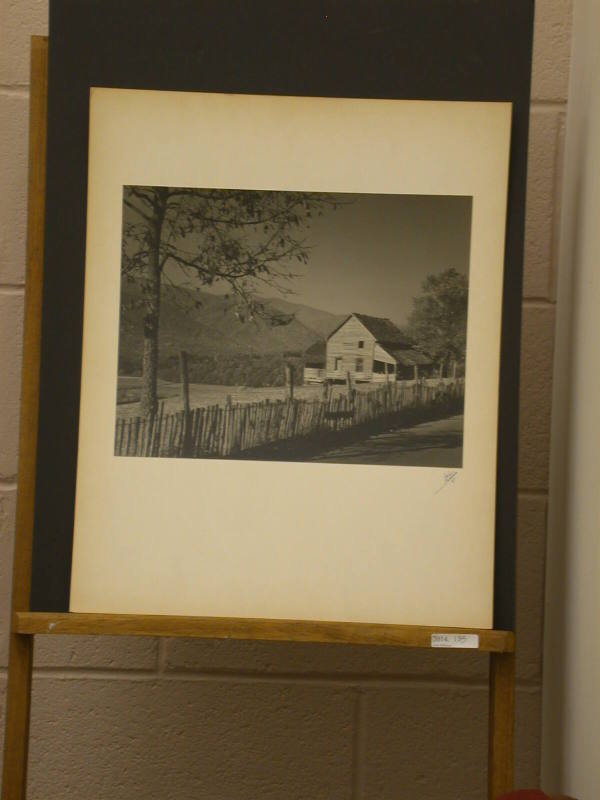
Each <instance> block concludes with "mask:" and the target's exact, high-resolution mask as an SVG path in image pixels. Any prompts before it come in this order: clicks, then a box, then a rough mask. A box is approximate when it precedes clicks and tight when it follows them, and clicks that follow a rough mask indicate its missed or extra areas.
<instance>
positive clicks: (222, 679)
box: [35, 666, 488, 691]
mask: <svg viewBox="0 0 600 800" xmlns="http://www.w3.org/2000/svg"><path fill="white" fill-rule="evenodd" d="M35 675H36V677H39V678H60V679H64V680H77V679H83V678H85V679H92V680H104V679H115V680H132V681H151V680H157V679H159V680H160V681H163V682H180V683H225V684H229V683H239V684H273V685H276V684H292V685H298V686H320V687H325V686H329V687H332V688H339V689H355V688H356V687H357V686H365V687H366V686H368V687H370V688H389V687H402V688H411V687H413V688H435V689H473V690H476V691H483V690H485V691H487V687H488V683H487V680H483V679H477V680H460V679H458V680H452V679H442V680H440V679H435V678H434V679H433V680H432V679H431V678H420V677H417V678H415V677H414V676H412V677H410V678H400V679H398V678H392V679H386V678H385V676H383V677H382V676H379V677H369V676H356V675H355V676H349V677H348V676H346V677H331V676H327V675H323V676H319V677H311V676H305V675H289V674H269V675H265V674H260V673H253V674H248V673H244V672H228V673H226V672H168V673H164V674H161V675H160V676H159V675H157V673H156V672H155V671H153V670H151V669H149V670H127V669H112V670H111V669H106V668H103V667H76V668H72V669H70V668H68V667H43V666H40V667H37V668H36V670H35Z"/></svg>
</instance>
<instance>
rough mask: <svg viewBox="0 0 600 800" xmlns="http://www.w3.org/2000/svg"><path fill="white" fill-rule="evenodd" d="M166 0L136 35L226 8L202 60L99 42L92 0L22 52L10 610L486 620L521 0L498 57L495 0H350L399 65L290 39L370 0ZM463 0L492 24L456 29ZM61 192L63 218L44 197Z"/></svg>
mask: <svg viewBox="0 0 600 800" xmlns="http://www.w3.org/2000/svg"><path fill="white" fill-rule="evenodd" d="M133 5H136V4H135V3H134V4H133ZM151 5H153V6H155V8H156V10H157V11H158V8H159V7H161V6H160V4H159V3H153V4H151ZM183 5H184V6H185V13H183V14H182V13H178V14H176V15H174V16H173V18H169V21H168V24H167V38H169V37H175V36H177V35H183V31H184V28H185V27H186V24H185V20H186V19H187V20H188V22H189V19H191V17H194V15H200V16H202V15H203V18H202V22H203V23H205V24H207V25H209V28H210V29H211V30H217V29H218V27H219V22H223V23H225V21H226V26H228V35H229V36H230V37H231V38H230V43H232V46H233V50H234V52H233V53H229V52H228V54H227V55H226V56H225V57H224V58H225V61H224V62H223V61H222V62H221V63H220V64H219V57H218V54H217V43H213V44H211V45H210V47H209V48H208V51H202V57H201V59H200V60H201V62H202V63H201V66H198V69H197V72H196V73H195V74H194V73H193V72H192V73H190V71H189V69H188V67H189V64H190V60H193V57H194V56H193V54H194V53H196V54H197V53H198V51H197V50H196V49H195V48H194V46H193V44H192V42H191V40H189V39H186V38H185V36H184V38H183V39H182V40H181V52H179V55H173V52H171V60H170V61H169V65H170V66H169V67H168V69H167V72H166V73H164V72H161V68H164V67H165V63H166V62H165V61H162V60H161V57H159V58H158V60H157V61H156V62H154V61H153V60H152V59H150V58H149V56H148V52H147V49H146V51H144V48H143V47H142V45H141V44H139V45H136V44H133V45H132V49H130V50H129V51H127V54H126V55H125V50H124V46H125V45H124V42H121V41H119V39H118V35H117V39H116V40H115V39H114V37H113V39H112V43H111V47H113V48H114V52H115V53H116V54H117V56H116V62H115V64H113V65H109V64H108V63H107V60H106V58H105V56H106V54H107V52H108V49H109V39H110V36H111V33H110V32H109V29H108V27H109V26H107V27H106V28H103V27H102V25H101V27H100V30H99V31H98V30H97V31H95V33H94V34H92V30H91V28H90V22H89V19H88V17H86V16H85V15H83V14H81V13H78V12H77V8H78V4H76V3H75V4H72V3H68V2H60V0H55V3H54V9H53V16H52V17H51V21H52V25H53V26H54V28H55V30H56V31H59V32H60V31H61V30H63V31H66V30H68V31H70V35H69V37H68V39H69V41H70V42H71V45H70V47H71V51H70V53H69V50H68V48H67V51H65V49H64V48H63V49H62V50H61V51H58V50H57V51H56V55H55V58H54V60H53V54H52V49H51V59H50V98H49V99H50V117H49V139H48V147H49V151H48V152H49V172H48V200H49V201H52V199H53V197H55V198H56V200H57V206H54V207H53V205H52V202H50V203H49V204H48V208H49V211H48V219H47V225H48V229H47V241H46V245H47V247H46V260H47V270H46V275H47V276H48V274H50V275H51V277H52V278H53V280H51V282H50V283H49V284H47V285H46V286H45V290H44V291H45V297H44V303H45V306H44V313H45V316H44V328H45V335H44V337H43V345H42V350H43V352H42V373H41V400H40V408H41V411H40V449H39V456H38V467H39V469H38V492H37V503H36V534H35V542H34V580H33V590H32V607H33V608H34V609H36V608H37V609H40V610H42V609H48V608H51V607H52V608H53V610H61V609H65V610H66V609H69V610H71V611H77V612H103V613H124V614H169V615H190V616H209V617H237V618H239V617H249V618H268V619H298V620H337V621H340V622H362V623H364V622H372V623H398V624H405V625H437V626H440V627H469V628H492V627H494V626H496V627H498V625H502V626H503V627H506V628H508V629H510V628H511V627H512V615H513V602H512V598H511V593H512V588H513V585H514V558H513V556H514V542H513V541H512V537H513V536H514V482H515V477H516V424H517V420H516V401H517V394H516V392H517V383H516V381H515V375H516V374H517V373H518V329H519V295H520V282H521V257H522V217H523V200H524V174H525V173H524V168H525V161H524V158H525V152H526V138H527V136H526V134H527V122H526V104H527V98H528V78H525V77H524V76H525V75H528V71H527V70H528V64H529V62H528V58H529V57H530V53H529V50H528V47H529V45H528V44H525V39H526V38H527V36H526V35H525V34H526V31H525V29H526V28H527V25H528V20H525V19H524V21H523V26H524V27H523V30H524V40H523V46H522V48H521V49H520V48H519V46H516V51H517V58H516V64H513V68H512V69H511V70H510V71H508V72H507V71H506V69H505V65H506V64H507V63H508V60H509V58H508V47H507V45H508V41H509V31H508V29H509V21H508V20H507V19H505V12H504V11H500V4H498V3H495V2H493V1H492V2H490V3H489V6H488V8H487V17H485V23H484V17H480V16H478V15H479V14H481V13H482V12H481V10H475V9H472V8H470V7H469V9H468V10H467V9H466V8H465V7H463V6H460V8H461V9H462V11H461V13H460V14H458V18H457V19H455V20H453V21H452V23H450V22H446V23H444V25H445V27H444V28H443V30H441V29H440V22H439V20H437V21H436V20H435V19H434V17H433V16H431V14H432V11H431V9H429V10H426V11H423V10H422V9H421V10H417V8H416V6H415V5H414V4H412V3H409V2H402V3H397V4H391V5H390V4H387V5H386V4H383V3H382V4H377V3H376V4H375V5H376V9H375V13H376V16H377V18H378V21H379V22H380V23H381V24H382V28H381V30H382V31H383V33H382V34H381V35H382V36H383V39H381V41H380V44H381V42H384V43H387V49H385V47H384V50H385V52H386V53H387V54H388V58H389V59H390V63H388V65H387V66H388V67H390V65H393V68H394V69H393V70H392V73H393V74H394V75H397V74H398V73H400V72H402V70H406V69H408V70H409V72H410V75H409V74H406V71H405V72H404V73H403V79H402V82H401V83H396V82H395V79H390V74H392V73H386V75H387V77H385V75H384V74H383V73H384V71H383V69H382V68H376V67H375V66H374V62H372V61H369V65H370V68H371V69H372V72H371V73H369V77H368V80H367V83H365V76H364V73H362V72H361V70H360V67H361V64H362V66H363V67H364V65H365V62H364V57H366V51H365V50H361V51H360V52H362V56H363V59H362V61H361V60H360V59H359V62H360V63H354V62H353V61H352V59H351V58H350V53H349V52H348V50H347V47H346V46H345V45H344V44H343V41H342V39H343V37H342V39H339V38H336V36H335V35H332V38H331V39H328V42H329V44H330V45H331V47H330V48H329V49H327V48H324V47H323V42H322V41H321V42H318V41H317V39H316V38H315V37H316V35H317V33H318V32H319V31H325V33H324V34H323V35H325V36H330V32H331V31H332V25H333V30H334V32H335V31H337V32H338V33H340V32H341V31H343V30H346V31H347V30H350V29H352V30H356V31H362V30H364V29H363V28H362V27H361V26H362V25H363V24H365V23H366V22H367V21H368V20H370V19H371V20H372V17H371V15H372V14H373V13H374V12H373V5H372V4H371V5H370V6H369V7H367V4H363V3H356V4H352V8H351V9H344V8H342V6H341V5H338V4H334V7H332V9H331V12H332V13H331V15H330V13H329V12H327V13H325V12H326V10H325V9H324V7H322V4H320V3H317V2H314V3H309V4H308V7H307V8H306V9H304V10H303V12H302V14H301V15H300V16H298V13H297V12H296V11H295V10H293V9H292V8H291V7H286V8H283V9H279V10H277V11H276V10H275V8H276V6H275V4H272V3H264V4H259V7H258V8H254V9H253V11H252V12H250V10H249V9H246V8H245V7H244V8H242V5H241V4H237V3H233V4H232V7H231V8H229V9H225V10H219V9H217V6H216V5H212V4H208V5H207V6H206V7H204V8H203V10H202V11H199V10H198V7H197V6H196V5H195V4H193V3H188V4H185V3H184V4H183ZM226 5H227V4H226ZM450 5H451V6H453V8H454V7H455V6H456V8H458V6H457V4H456V3H452V2H450V0H437V2H436V3H433V4H432V6H439V7H440V8H441V7H442V6H443V7H444V8H445V7H447V6H450ZM517 5H518V4H515V7H517ZM263 6H264V7H263ZM73 8H74V9H75V14H74V15H73V13H70V14H69V13H68V12H69V11H71V12H72V11H73ZM115 9H116V6H115ZM138 10H139V9H138ZM179 11H181V9H180V10H179ZM438 11H439V8H438ZM115 13H118V14H119V15H123V17H124V18H125V17H126V18H127V19H130V18H131V19H133V16H134V13H135V9H131V8H129V7H128V8H127V9H126V10H125V9H121V8H120V7H119V11H118V12H117V11H115ZM269 14H271V17H269V18H270V19H271V21H273V20H275V21H274V23H273V24H275V26H276V27H277V30H279V31H280V32H281V31H284V30H285V31H286V32H287V33H286V35H287V36H288V37H289V39H290V40H291V41H293V43H294V44H293V47H292V53H293V58H292V62H293V65H295V66H290V69H289V71H287V70H286V67H285V66H284V64H285V58H284V53H283V51H281V49H280V48H281V42H278V41H277V40H276V38H274V37H272V36H271V34H266V33H265V31H264V28H263V27H262V25H263V23H264V21H265V19H266V18H267V16H268V15H269ZM423 14H424V15H425V17H427V24H428V25H430V26H431V30H432V31H433V32H434V33H433V39H432V41H431V44H432V48H431V52H432V53H433V52H436V48H435V46H434V45H435V39H436V37H438V38H440V41H441V42H442V44H441V45H440V47H441V49H439V48H438V51H437V55H436V57H435V58H434V59H433V60H434V62H435V63H434V66H432V69H431V72H430V73H427V74H425V75H423V74H421V75H420V76H417V75H416V73H417V70H416V68H415V67H414V66H412V67H410V68H409V67H408V66H407V65H409V64H411V58H412V56H414V49H411V48H412V47H413V46H412V45H411V46H407V47H406V48H405V49H404V50H402V48H400V47H399V40H398V31H399V27H398V26H399V25H400V24H401V23H402V25H403V26H404V27H403V30H404V31H405V32H406V31H407V30H408V29H409V28H410V25H417V27H418V25H420V24H422V23H423V18H422V16H421V15H423ZM186 15H188V16H187V17H186ZM189 15H191V17H190V16H189ZM272 15H275V16H274V17H273V16H272ZM490 17H494V19H496V18H497V20H498V22H499V24H500V34H498V28H497V27H496V35H498V36H499V44H497V45H496V46H495V49H494V50H493V52H487V51H485V46H484V45H485V43H486V42H487V39H485V37H484V39H485V42H484V41H482V40H481V37H480V38H479V40H477V41H476V39H477V37H475V38H473V34H474V33H475V32H478V33H481V31H482V30H484V29H485V30H487V28H488V24H489V20H490ZM194 18H196V17H194ZM418 19H420V22H418ZM161 20H162V21H163V22H164V17H161V16H160V14H158V13H157V14H156V15H154V16H152V17H150V18H149V19H148V20H147V21H144V23H143V27H144V31H145V34H146V37H145V46H146V48H148V46H149V43H151V42H152V41H153V40H154V39H153V37H156V36H158V33H159V28H160V23H161ZM197 21H198V22H199V21H200V20H199V19H198V20H197ZM242 22H243V23H244V24H246V25H247V24H249V25H251V26H255V28H256V29H257V30H261V31H262V33H261V34H260V36H259V38H261V37H262V39H264V41H265V43H266V45H267V50H268V53H269V54H270V57H271V59H274V60H275V63H276V64H277V65H278V69H280V70H282V71H281V72H276V71H274V67H273V60H271V62H270V63H269V58H268V54H267V52H265V53H264V54H263V56H261V57H260V59H258V61H257V60H256V59H257V57H255V56H253V57H252V58H254V59H255V61H253V60H252V58H250V55H249V51H248V47H249V45H248V44H247V43H244V37H243V35H242V27H243V26H242ZM513 22H514V19H513ZM290 25H296V28H295V29H293V28H290ZM406 26H408V28H407V27H406ZM448 26H450V27H451V28H452V31H450V30H449V28H448ZM111 30H112V28H111ZM415 30H416V29H415ZM311 32H312V33H311ZM451 32H452V33H455V34H456V35H457V36H458V39H457V41H455V42H453V43H452V44H450V41H451V37H449V36H448V34H449V33H451ZM75 33H77V36H75V35H74V34H75ZM300 34H302V36H304V42H305V43H306V42H308V44H307V49H306V51H303V50H302V48H301V42H300V41H299V39H300V38H302V37H301V35H300ZM308 34H310V35H308ZM459 34H460V35H459ZM307 35H308V38H306V36H307ZM356 35H357V37H358V38H357V41H360V42H361V43H362V45H361V46H364V47H366V44H365V41H366V40H365V38H364V37H363V34H361V33H360V32H359V33H357V34H356ZM94 36H95V37H97V39H96V40H95V42H94V46H93V47H91V54H90V55H89V56H88V57H87V58H84V59H83V60H84V64H85V63H87V64H88V68H87V69H85V70H84V75H83V76H82V77H81V80H79V79H78V80H77V82H76V85H75V86H74V85H73V81H72V78H69V79H68V78H67V73H68V64H69V63H70V61H71V60H72V57H73V53H74V51H75V50H76V51H78V52H79V51H80V50H81V49H82V48H84V47H85V44H86V42H87V43H88V44H89V43H90V41H91V40H92V38H93V37H94ZM386 37H387V38H386ZM465 38H468V39H469V41H470V47H471V50H470V51H469V52H472V51H473V50H477V57H478V58H483V53H484V52H485V58H484V62H483V63H484V66H483V67H482V66H481V63H479V66H478V69H475V67H474V66H473V63H472V59H470V58H465V59H464V60H463V61H460V57H459V56H458V52H459V44H460V42H461V41H464V39H465ZM517 38H518V37H517ZM262 39H261V40H262ZM56 40H57V41H58V37H57V38H56ZM52 41H53V38H52V26H51V48H52ZM170 41H174V38H171V39H170ZM413 44H414V43H413ZM487 44H489V42H487ZM359 50H360V48H359ZM308 52H310V53H311V54H312V56H313V57H315V58H317V61H318V63H317V64H315V65H313V66H311V67H309V66H308V63H307V61H306V58H307V54H308ZM119 54H120V55H119ZM411 54H412V55H411ZM444 54H445V55H444ZM450 56H452V57H453V58H457V59H458V61H457V63H456V64H455V65H454V66H453V67H452V69H451V75H449V74H448V73H447V72H444V68H443V67H444V64H446V66H447V63H448V62H447V59H448V58H450ZM198 57H199V58H200V56H198ZM336 59H337V60H336ZM445 59H446V60H445ZM300 61H301V62H302V65H303V68H304V71H302V70H300V69H299V63H300ZM513 61H514V58H513ZM258 62H260V69H259V71H258V72H259V73H260V74H258V73H257V72H256V71H255V72H254V73H253V72H252V70H250V73H248V71H246V72H244V73H241V72H235V71H232V70H233V66H234V65H236V67H237V68H238V69H241V67H242V66H246V67H247V66H248V64H250V63H255V64H257V63H258ZM438 62H439V63H438ZM442 62H443V63H442ZM186 65H187V67H186ZM332 65H335V66H334V67H332ZM328 66H329V67H332V69H333V72H331V69H330V71H327V69H326V68H327V67H328ZM186 70H187V71H186ZM478 70H479V71H478ZM481 70H483V73H485V74H486V75H487V77H488V83H487V84H486V83H485V82H482V73H481ZM242 74H243V76H244V77H241V76H242ZM275 75H277V79H276V80H275V77H274V76H275ZM490 76H494V80H493V81H491V80H489V79H490ZM449 77H452V79H453V81H454V82H448V78H449ZM523 81H525V83H523ZM68 85H69V86H70V88H69V91H68V92H66V87H67V86H68ZM407 87H410V89H408V88H407ZM53 92H54V94H53ZM61 92H62V93H63V94H61ZM53 98H54V103H53ZM69 99H70V100H71V101H72V104H73V107H72V108H70V109H68V108H67V106H68V100H69ZM63 112H64V113H65V114H66V117H65V116H64V115H63V116H62V117H61V113H63ZM73 122H74V123H75V124H72V123H73ZM83 133H85V136H82V134H83ZM82 141H83V143H84V148H82ZM69 145H74V150H73V151H72V152H73V153H74V154H75V157H74V159H73V163H71V164H69V163H67V161H63V162H62V167H63V170H62V175H60V169H59V168H58V166H57V161H56V158H57V156H58V154H59V153H63V154H66V152H67V151H68V149H69ZM82 154H83V158H82ZM50 157H53V160H50ZM65 181H67V182H69V181H72V183H71V185H70V186H69V188H65V187H64V182H65ZM53 193H54V194H53ZM77 198H79V203H80V205H81V207H82V208H83V210H84V212H85V213H83V214H82V213H81V210H80V209H78V210H77V212H76V214H75V217H74V218H73V219H74V226H73V227H74V231H75V237H74V238H72V239H71V240H70V241H67V242H66V241H65V240H64V237H63V238H62V239H61V236H60V233H59V230H58V229H57V227H56V223H57V221H56V219H54V220H53V219H52V217H53V215H56V214H57V213H58V210H59V209H61V210H62V216H63V218H65V212H67V217H68V209H69V208H71V209H75V206H76V205H77ZM84 200H85V203H84V202H83V201H84ZM61 259H62V264H63V267H62V270H63V274H62V275H61V277H60V278H58V277H57V275H58V267H57V266H55V267H54V268H53V266H52V265H53V264H54V265H58V263H59V262H60V261H61ZM78 259H79V261H78ZM53 270H54V271H53ZM69 280H71V281H73V283H72V284H70V285H69V286H68V289H66V295H64V294H63V295H62V297H61V288H62V289H65V288H66V287H67V284H68V282H69ZM65 297H66V298H68V299H69V300H70V301H72V303H73V306H72V312H73V313H72V314H71V317H70V319H69V321H68V322H66V321H65V320H63V319H61V301H62V302H63V303H64V299H65ZM59 298H61V299H59ZM65 347H66V350H65ZM61 349H62V354H61ZM65 353H66V362H67V364H70V365H71V368H70V369H68V370H66V371H67V372H68V374H67V375H66V377H65V378H64V381H63V383H62V384H60V382H59V381H58V379H57V373H56V371H55V370H56V367H57V364H58V361H59V359H60V356H61V355H62V358H63V359H64V358H65ZM77 365H79V366H77ZM74 366H77V369H75V371H74V372H73V369H72V368H73V367H74ZM66 400H70V401H71V402H70V406H69V409H70V416H69V414H68V413H67V411H66V409H65V407H64V403H65V401H66ZM59 406H60V410H59V411H58V413H56V411H57V409H58V407H59ZM74 408H76V409H77V412H76V414H73V409H74ZM52 411H54V412H55V413H54V427H52V426H49V424H48V423H49V419H50V416H51V413H52ZM60 435H62V442H63V447H64V451H63V452H62V453H61V454H59V456H58V461H59V462H60V461H61V460H62V466H63V467H65V466H68V469H67V470H66V471H65V472H64V473H63V474H64V475H68V476H69V479H68V480H65V482H64V483H63V484H62V486H61V487H60V488H59V489H58V491H56V487H54V489H55V493H54V495H53V496H52V497H51V494H52V489H51V488H50V485H49V483H48V475H49V474H50V472H49V470H50V460H51V456H52V453H54V457H55V459H56V455H57V450H58V448H57V444H58V441H57V439H58V436H60ZM42 519H44V520H45V530H44V531H42V524H41V522H40V521H41V520H42ZM51 551H52V552H53V555H52V556H51V557H50V556H49V554H50V552H51ZM59 562H60V564H62V566H58V568H57V569H54V566H56V565H59ZM50 565H53V566H51V567H50V568H49V566H50Z"/></svg>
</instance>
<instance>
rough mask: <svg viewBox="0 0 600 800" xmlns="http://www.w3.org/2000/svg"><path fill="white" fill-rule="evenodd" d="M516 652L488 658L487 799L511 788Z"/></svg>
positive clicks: (493, 798) (493, 655)
mask: <svg viewBox="0 0 600 800" xmlns="http://www.w3.org/2000/svg"><path fill="white" fill-rule="evenodd" d="M514 717H515V654H514V653H492V654H491V657H490V714H489V756H488V786H489V794H488V797H489V800H496V798H497V797H499V796H500V795H503V794H506V793H508V792H510V791H511V790H512V788H513V759H514V741H513V740H514Z"/></svg>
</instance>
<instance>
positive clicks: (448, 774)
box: [0, 0, 571, 800]
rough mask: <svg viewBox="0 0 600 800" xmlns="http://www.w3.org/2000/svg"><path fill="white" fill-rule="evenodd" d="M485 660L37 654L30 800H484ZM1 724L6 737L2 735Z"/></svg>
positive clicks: (558, 64) (11, 182)
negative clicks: (89, 799) (450, 799)
mask: <svg viewBox="0 0 600 800" xmlns="http://www.w3.org/2000/svg"><path fill="white" fill-rule="evenodd" d="M46 18H47V8H46V3H45V2H44V0H3V2H2V6H1V9H0V120H1V124H0V168H1V170H2V184H1V185H2V191H1V192H0V683H1V685H2V688H4V684H5V680H6V664H7V646H6V638H7V630H8V617H9V596H10V573H11V558H12V535H13V524H14V507H15V496H16V476H17V426H18V404H19V374H20V354H21V326H22V308H23V289H24V287H23V276H24V257H25V241H24V235H25V218H26V175H27V163H26V159H27V115H28V94H29V90H28V81H29V75H28V63H29V49H28V48H29V46H28V39H29V36H30V34H32V33H38V34H43V33H45V32H46V30H47V21H46ZM570 18H571V10H570V0H538V2H537V13H536V23H535V47H534V69H533V101H532V105H531V142H530V151H529V152H530V161H529V180H528V193H527V237H526V250H525V283H524V296H523V338H522V351H523V359H522V370H521V421H520V472H519V486H520V489H519V522H518V631H517V637H518V688H517V731H516V733H517V748H516V781H517V785H519V786H522V787H524V786H535V785H537V783H538V779H539V754H540V686H541V642H542V598H543V575H544V552H545V534H546V506H547V484H548V444H549V430H550V427H549V423H550V398H551V382H552V351H553V331H554V318H555V283H556V280H555V278H556V255H557V231H558V215H559V198H560V191H561V163H562V143H563V137H564V120H565V110H566V100H567V80H568V68H569V47H570ZM487 668H488V661H487V657H486V656H484V655H481V654H475V655H474V656H473V655H472V654H461V653H447V652H444V651H442V652H417V651H406V652H405V651H401V650H393V649H390V648H371V647H366V648H359V647H341V646H326V645H309V644H296V645H288V644H279V643H272V644H266V643H242V642H226V641H181V640H173V641H160V642H158V641H154V640H146V639H137V640H134V639H119V638H116V637H115V638H109V639H88V638H67V637H65V638H53V639H50V638H45V637H40V638H39V639H38V640H37V642H36V659H35V678H34V689H33V710H32V727H31V750H30V797H31V798H32V800H42V799H43V800H51V799H53V798H65V800H66V799H68V798H81V797H85V798H94V800H104V798H106V799H107V800H108V798H110V800H115V798H119V800H121V798H123V800H129V798H139V797H144V798H145V799H146V800H154V798H156V800H159V798H160V800H171V798H172V800H175V799H177V800H181V798H211V800H221V799H222V800H232V799H233V798H235V799H236V800H254V798H257V797H261V798H270V799H271V800H279V799H280V798H281V800H284V798H285V800H290V798H307V799H309V798H310V800H318V799H320V798H322V799H323V800H330V799H331V798H334V797H335V798H348V800H350V798H352V800H367V798H368V799H369V800H373V799H374V798H377V800H392V798H393V800H398V799H399V798H407V800H430V798H431V800H433V798H436V800H440V798H453V799H454V798H457V797H460V798H461V799H462V800H469V799H471V798H472V800H475V799H476V798H477V799H478V800H479V799H480V798H482V797H484V796H485V785H486V776H485V764H486V747H487V745H486V736H487V727H486V725H487V695H486V690H487ZM2 727H3V723H2Z"/></svg>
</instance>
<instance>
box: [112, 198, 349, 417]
mask: <svg viewBox="0 0 600 800" xmlns="http://www.w3.org/2000/svg"><path fill="white" fill-rule="evenodd" d="M337 203H338V201H337V200H336V199H335V198H334V197H332V196H331V195H324V194H314V193H307V192H268V191H249V190H222V189H185V188H167V187H144V186H126V187H125V188H124V191H123V204H124V215H123V219H124V222H123V247H122V262H121V263H122V267H121V271H122V277H123V279H125V280H131V281H136V282H139V284H140V286H141V289H142V299H141V303H142V306H143V310H144V318H143V337H144V339H143V340H144V345H143V356H142V394H141V401H140V409H141V412H142V414H146V415H151V414H154V413H155V412H156V409H157V405H158V399H157V390H156V384H157V374H158V331H159V322H160V295H161V285H162V284H163V283H164V282H168V281H169V280H171V281H172V280H173V278H172V275H173V270H174V269H178V270H180V271H181V272H182V273H183V274H184V275H185V276H187V278H188V279H189V280H190V281H191V282H192V284H193V285H194V286H196V287H197V288H198V289H199V288H200V287H201V286H212V285H213V284H217V283H221V284H222V285H223V286H225V287H228V291H229V292H230V297H231V299H232V302H233V303H234V305H235V311H236V314H237V316H238V318H239V319H241V320H242V321H246V320H252V319H255V318H257V317H261V318H263V319H266V320H268V322H269V323H270V324H271V325H285V324H287V323H288V322H290V321H291V319H292V318H293V317H291V316H289V315H284V314H276V313H274V312H273V311H272V310H271V311H270V310H269V309H268V308H266V307H265V305H263V304H262V303H261V302H260V301H259V300H258V299H257V292H258V291H260V289H263V290H264V289H265V288H267V289H271V290H273V289H275V290H276V291H278V292H280V293H284V294H285V293H289V292H290V291H291V289H290V281H292V280H293V278H294V277H297V276H296V274H295V273H294V272H293V271H292V269H291V265H292V263H293V262H294V261H296V262H300V263H301V264H306V263H307V261H308V255H309V246H308V245H307V243H306V241H305V240H304V238H303V232H304V231H305V230H306V228H307V227H308V226H309V225H310V222H311V219H312V218H313V217H314V216H320V215H321V214H322V213H323V209H324V208H325V207H327V206H331V207H334V208H335V207H336V205H337ZM198 305H200V304H199V303H198Z"/></svg>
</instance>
